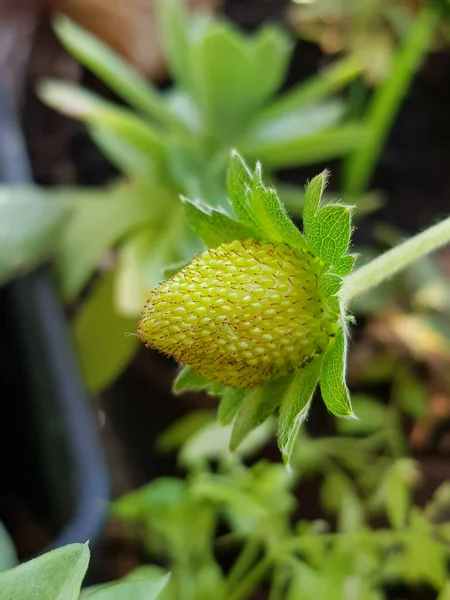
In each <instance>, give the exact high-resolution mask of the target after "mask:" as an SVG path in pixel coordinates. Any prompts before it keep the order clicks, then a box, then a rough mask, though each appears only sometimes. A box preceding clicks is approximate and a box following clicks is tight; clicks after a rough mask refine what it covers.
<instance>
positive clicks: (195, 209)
mask: <svg viewBox="0 0 450 600" xmlns="http://www.w3.org/2000/svg"><path fill="white" fill-rule="evenodd" d="M182 201H183V203H184V210H185V213H186V216H187V218H188V220H189V223H190V224H191V226H192V228H193V229H194V231H195V233H196V234H197V235H198V236H199V238H201V239H202V240H203V242H204V243H205V244H206V245H207V246H208V247H213V246H219V245H220V244H223V243H224V242H232V241H233V240H236V239H241V240H245V239H250V238H252V237H254V234H253V232H252V230H251V229H250V228H248V227H246V226H245V225H242V224H241V223H239V222H238V221H235V220H234V219H232V218H231V217H228V216H227V215H226V214H224V213H222V212H219V211H217V210H215V209H213V208H211V207H209V206H208V205H207V204H205V203H203V202H201V201H199V200H195V201H194V200H188V199H187V198H184V197H183V198H182Z"/></svg>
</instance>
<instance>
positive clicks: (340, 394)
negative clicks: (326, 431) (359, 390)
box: [320, 329, 356, 419]
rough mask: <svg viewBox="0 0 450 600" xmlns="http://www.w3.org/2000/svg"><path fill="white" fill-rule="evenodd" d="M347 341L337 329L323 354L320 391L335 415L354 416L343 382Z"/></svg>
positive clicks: (341, 330)
mask: <svg viewBox="0 0 450 600" xmlns="http://www.w3.org/2000/svg"><path fill="white" fill-rule="evenodd" d="M346 359H347V341H346V338H345V333H344V330H343V329H339V331H338V332H337V334H336V339H335V342H334V344H333V345H332V347H331V349H330V350H329V351H328V352H327V354H326V355H325V358H324V361H323V367H322V373H321V375H320V391H321V393H322V399H323V401H324V403H325V406H326V407H327V408H328V410H329V411H330V412H331V413H332V414H333V415H336V416H337V417H347V418H351V419H354V418H356V417H355V415H354V414H353V410H352V405H351V402H350V394H349V391H348V388H347V385H346V383H345V371H346Z"/></svg>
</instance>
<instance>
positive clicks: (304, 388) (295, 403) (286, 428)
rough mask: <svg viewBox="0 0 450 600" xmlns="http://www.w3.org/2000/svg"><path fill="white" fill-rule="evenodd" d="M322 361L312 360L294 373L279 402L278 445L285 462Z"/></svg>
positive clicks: (288, 456)
mask: <svg viewBox="0 0 450 600" xmlns="http://www.w3.org/2000/svg"><path fill="white" fill-rule="evenodd" d="M321 366H322V361H321V360H320V359H318V360H315V361H313V362H312V363H310V364H309V365H307V366H306V367H304V368H303V369H300V370H298V371H297V372H296V374H295V375H294V377H293V379H292V381H291V383H290V385H289V386H288V388H287V390H286V392H285V394H284V397H283V401H282V403H281V408H280V414H279V417H278V445H279V447H280V451H281V453H282V454H283V458H284V460H285V462H287V463H288V462H289V460H290V458H291V455H292V451H293V448H294V443H295V439H296V437H297V434H298V430H299V428H300V426H301V424H302V423H303V422H304V420H305V419H306V417H307V415H308V409H309V405H310V402H311V400H312V397H313V394H314V390H315V389H316V386H317V382H318V380H319V375H320V368H321Z"/></svg>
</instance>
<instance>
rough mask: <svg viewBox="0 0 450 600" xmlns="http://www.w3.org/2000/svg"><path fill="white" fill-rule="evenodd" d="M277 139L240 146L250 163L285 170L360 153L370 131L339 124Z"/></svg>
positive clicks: (353, 125)
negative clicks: (259, 163) (251, 161)
mask: <svg viewBox="0 0 450 600" xmlns="http://www.w3.org/2000/svg"><path fill="white" fill-rule="evenodd" d="M273 134H274V137H273V138H271V139H269V138H266V139H265V141H263V140H262V139H260V140H259V141H257V140H256V139H250V138H249V137H246V138H245V141H243V142H242V143H240V144H238V149H239V151H240V152H242V153H243V154H245V156H247V157H248V158H249V159H250V160H256V159H258V160H260V161H261V162H262V163H263V164H264V165H265V167H266V168H270V169H281V168H287V167H298V166H300V165H306V164H312V163H315V162H322V161H324V160H330V159H332V158H338V157H340V156H345V155H346V154H348V153H349V152H352V151H354V150H357V149H358V148H359V147H360V146H361V145H362V144H363V143H364V142H365V141H366V139H367V136H368V133H367V128H366V126H365V125H364V124H360V123H346V124H343V125H336V126H334V127H329V128H327V129H325V130H320V131H317V132H316V133H313V134H312V135H299V136H297V137H293V136H292V135H291V137H288V136H287V135H286V137H284V138H282V137H280V138H278V137H276V132H273Z"/></svg>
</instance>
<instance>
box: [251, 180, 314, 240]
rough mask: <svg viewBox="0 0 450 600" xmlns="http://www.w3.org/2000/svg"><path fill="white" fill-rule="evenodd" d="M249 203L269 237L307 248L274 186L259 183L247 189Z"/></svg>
mask: <svg viewBox="0 0 450 600" xmlns="http://www.w3.org/2000/svg"><path fill="white" fill-rule="evenodd" d="M246 196H247V204H248V206H249V207H250V209H251V210H252V211H253V212H254V215H255V218H256V220H257V223H258V226H259V227H260V229H261V230H263V231H264V233H266V234H267V236H268V239H270V240H272V241H274V242H285V243H287V244H290V245H291V246H294V247H301V248H305V247H306V243H305V239H304V237H303V236H302V234H301V233H300V231H299V230H298V229H297V227H296V226H295V225H294V223H293V222H292V221H291V219H290V218H289V217H288V215H287V214H286V211H285V209H284V206H283V205H282V204H281V202H280V200H279V198H278V195H277V192H276V191H275V189H274V188H267V187H265V186H264V185H257V186H256V187H253V188H252V189H250V188H249V189H247V192H246Z"/></svg>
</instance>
